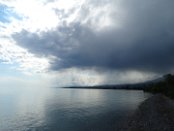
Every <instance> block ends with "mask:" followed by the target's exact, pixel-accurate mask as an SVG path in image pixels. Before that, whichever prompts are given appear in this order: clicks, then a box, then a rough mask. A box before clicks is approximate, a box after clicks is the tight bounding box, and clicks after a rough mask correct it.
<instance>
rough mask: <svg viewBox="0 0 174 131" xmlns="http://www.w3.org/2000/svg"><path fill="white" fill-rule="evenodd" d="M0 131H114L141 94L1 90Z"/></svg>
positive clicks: (144, 96)
mask: <svg viewBox="0 0 174 131" xmlns="http://www.w3.org/2000/svg"><path fill="white" fill-rule="evenodd" d="M1 90H2V92H0V105H1V106H0V121H1V123H0V130H4V131H6V130H7V131H8V130H16V131H17V130H48V131H57V130H59V131H81V130H86V131H89V130H100V131H102V130H110V131H112V130H114V129H115V128H116V127H117V125H119V123H120V122H121V121H122V120H123V118H124V117H125V116H126V114H129V113H130V112H132V111H133V110H135V108H136V107H137V106H138V104H139V103H140V102H142V101H143V100H144V99H146V98H147V97H148V95H146V94H144V93H143V92H142V91H125V90H97V89H93V90H89V89H60V88H57V89H56V88H13V89H12V90H10V89H8V88H1Z"/></svg>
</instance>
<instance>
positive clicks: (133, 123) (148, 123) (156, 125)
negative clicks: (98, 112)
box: [121, 94, 174, 131]
mask: <svg viewBox="0 0 174 131" xmlns="http://www.w3.org/2000/svg"><path fill="white" fill-rule="evenodd" d="M121 131H174V101H173V100H171V99H169V98H168V97H166V96H164V95H161V94H158V95H154V96H152V97H150V98H149V99H147V100H145V101H144V102H143V103H142V104H141V105H140V106H139V108H138V109H137V110H136V111H135V113H134V114H133V116H131V117H130V118H129V120H128V121H127V122H126V124H125V125H124V127H123V128H122V129H121Z"/></svg>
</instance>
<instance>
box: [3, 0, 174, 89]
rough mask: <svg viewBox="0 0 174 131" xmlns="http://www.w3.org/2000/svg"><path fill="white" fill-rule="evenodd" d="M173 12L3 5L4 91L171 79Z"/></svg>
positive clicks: (144, 7) (152, 7)
mask: <svg viewBox="0 0 174 131" xmlns="http://www.w3.org/2000/svg"><path fill="white" fill-rule="evenodd" d="M173 7H174V1H172V0H153V1H152V0H146V1H145V0H131V1H128V0H66V1H65V0H0V72H1V73H0V85H3V86H9V85H10V84H11V85H13V83H18V84H19V85H20V84H21V83H22V84H21V85H25V84H26V83H32V84H31V85H33V84H34V85H39V86H44V85H47V84H48V85H50V84H51V86H74V85H100V84H122V83H136V82H142V81H147V80H150V79H155V78H156V77H159V76H162V75H164V74H166V73H173V71H174V13H173V12H174V8H173ZM8 81H11V83H9V82H8ZM43 81H44V84H43Z"/></svg>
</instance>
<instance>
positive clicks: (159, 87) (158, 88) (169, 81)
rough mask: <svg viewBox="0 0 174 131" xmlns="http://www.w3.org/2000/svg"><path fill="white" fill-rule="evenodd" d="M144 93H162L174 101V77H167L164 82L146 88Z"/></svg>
mask: <svg viewBox="0 0 174 131" xmlns="http://www.w3.org/2000/svg"><path fill="white" fill-rule="evenodd" d="M144 91H147V92H152V93H162V94H164V95H166V96H168V97H170V98H172V99H174V75H171V74H167V75H165V76H164V79H163V80H161V81H159V82H157V83H151V84H149V85H148V86H147V87H146V88H144Z"/></svg>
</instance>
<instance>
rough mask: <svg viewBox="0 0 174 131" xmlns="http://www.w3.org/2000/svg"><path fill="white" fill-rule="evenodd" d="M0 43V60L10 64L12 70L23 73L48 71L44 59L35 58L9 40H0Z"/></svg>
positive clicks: (47, 65)
mask: <svg viewBox="0 0 174 131" xmlns="http://www.w3.org/2000/svg"><path fill="white" fill-rule="evenodd" d="M0 41H1V43H0V59H1V60H2V61H3V63H4V64H11V65H12V68H16V69H17V70H21V71H24V72H28V71H31V72H45V71H46V70H47V69H48V67H49V63H48V60H47V59H46V58H37V57H35V56H34V55H33V54H31V53H29V52H28V51H27V50H25V49H23V48H21V47H19V46H17V45H15V44H14V43H13V41H10V40H9V39H3V38H0ZM15 65H19V66H15Z"/></svg>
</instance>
